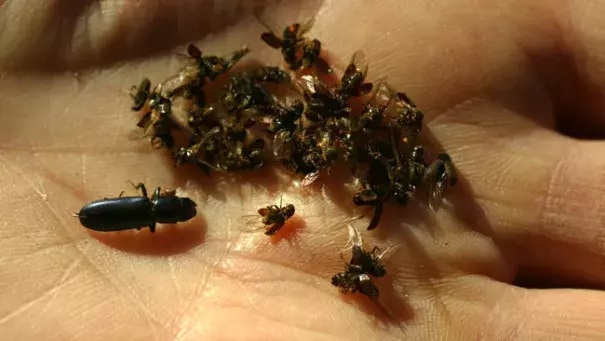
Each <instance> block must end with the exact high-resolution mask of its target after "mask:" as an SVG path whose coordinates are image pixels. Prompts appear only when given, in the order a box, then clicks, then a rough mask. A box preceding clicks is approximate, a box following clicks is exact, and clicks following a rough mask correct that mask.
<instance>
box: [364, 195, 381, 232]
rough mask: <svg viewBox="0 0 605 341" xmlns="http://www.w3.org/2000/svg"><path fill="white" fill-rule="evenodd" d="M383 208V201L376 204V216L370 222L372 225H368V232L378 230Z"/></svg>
mask: <svg viewBox="0 0 605 341" xmlns="http://www.w3.org/2000/svg"><path fill="white" fill-rule="evenodd" d="M383 207H384V204H383V203H382V201H379V202H377V203H376V208H375V209H374V216H373V217H372V220H371V221H370V225H368V228H367V229H368V230H373V229H375V228H376V226H378V222H379V221H380V217H381V216H382V209H383Z"/></svg>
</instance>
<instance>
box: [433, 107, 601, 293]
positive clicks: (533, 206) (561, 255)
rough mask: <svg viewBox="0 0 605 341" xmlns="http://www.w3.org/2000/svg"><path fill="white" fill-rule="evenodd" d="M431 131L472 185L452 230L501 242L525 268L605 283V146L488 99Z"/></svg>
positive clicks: (457, 201) (461, 198)
mask: <svg viewBox="0 0 605 341" xmlns="http://www.w3.org/2000/svg"><path fill="white" fill-rule="evenodd" d="M487 113H489V115H488V114H487ZM429 128H430V131H431V132H432V133H433V134H434V135H435V136H436V137H437V138H438V139H439V140H440V142H442V144H443V148H444V149H445V150H447V151H448V152H450V153H451V154H452V157H453V160H454V162H455V165H456V167H457V168H458V170H459V172H460V174H461V175H462V177H463V178H464V179H466V182H468V185H467V188H464V187H465V185H464V181H463V182H462V183H461V188H460V189H459V191H458V192H456V190H454V193H453V194H452V198H451V199H452V200H451V201H452V205H453V206H454V209H453V210H452V211H450V213H453V215H454V218H453V219H454V221H453V222H452V221H449V222H448V223H449V224H450V225H451V226H459V225H457V224H456V222H458V223H460V222H463V223H465V224H468V226H470V227H471V228H473V229H476V230H478V231H481V232H482V233H484V234H486V235H488V236H492V237H494V238H495V239H496V240H497V241H498V242H500V243H502V245H505V251H506V253H507V254H508V255H509V258H510V259H511V261H512V262H513V263H516V264H519V265H520V266H521V267H530V268H532V269H533V270H538V269H541V270H542V271H545V272H549V273H554V274H559V275H562V276H564V277H568V278H574V279H576V280H577V281H584V282H585V283H589V284H593V285H604V284H605V275H603V274H601V273H600V272H599V271H597V270H598V269H601V268H602V267H603V264H604V263H605V237H604V235H603V229H602V226H603V223H604V219H605V218H604V215H603V214H602V213H601V211H602V208H601V207H602V205H603V199H602V198H603V195H604V194H605V188H604V186H603V185H601V184H602V183H603V180H604V179H603V177H604V174H603V171H602V169H605V158H603V157H599V154H600V153H602V150H603V149H604V148H605V145H603V144H602V143H599V142H585V141H578V140H573V139H569V138H567V137H563V136H561V135H558V134H556V133H554V132H551V131H549V130H547V129H544V128H542V127H541V126H538V125H537V124H535V123H534V122H532V121H529V120H528V119H525V118H524V117H523V116H520V115H517V114H516V113H513V112H510V111H508V110H507V109H505V108H503V107H502V105H500V104H495V103H490V102H488V101H481V100H476V101H469V104H467V105H461V106H459V107H458V108H456V109H454V110H451V111H449V112H447V113H446V114H443V115H442V116H439V117H438V118H437V119H435V120H434V121H433V122H431V124H430V125H429ZM464 191H468V192H472V197H474V199H472V198H471V197H470V195H469V196H465V195H463V194H462V193H461V192H464ZM473 200H476V202H477V204H478V207H477V208H476V209H475V208H473V204H472V201H473ZM443 228H444V229H446V228H449V226H448V227H443ZM452 228H455V227H452ZM462 229H464V228H462Z"/></svg>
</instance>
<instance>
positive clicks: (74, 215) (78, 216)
mask: <svg viewBox="0 0 605 341" xmlns="http://www.w3.org/2000/svg"><path fill="white" fill-rule="evenodd" d="M71 216H72V217H74V218H81V217H80V213H72V214H71Z"/></svg>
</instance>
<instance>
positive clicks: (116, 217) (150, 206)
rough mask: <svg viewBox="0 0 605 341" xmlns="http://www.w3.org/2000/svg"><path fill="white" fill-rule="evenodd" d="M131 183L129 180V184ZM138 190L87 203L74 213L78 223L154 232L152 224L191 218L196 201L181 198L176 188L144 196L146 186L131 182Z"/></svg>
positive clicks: (96, 229) (104, 228)
mask: <svg viewBox="0 0 605 341" xmlns="http://www.w3.org/2000/svg"><path fill="white" fill-rule="evenodd" d="M131 184H132V183H131ZM132 185H133V186H134V187H135V188H136V189H139V190H141V192H142V194H143V195H142V196H137V197H122V195H121V194H120V196H119V197H118V198H112V199H103V200H97V201H93V202H91V203H89V204H86V205H85V206H84V207H82V209H81V210H80V212H78V213H76V214H74V216H76V217H78V218H80V223H81V224H82V225H83V226H84V227H86V228H89V229H91V230H95V231H103V232H108V231H123V230H132V229H137V230H140V229H141V228H143V227H146V226H149V230H150V231H151V232H154V231H155V224H156V223H162V224H175V223H178V222H184V221H187V220H189V219H191V218H193V217H194V216H195V215H196V213H197V211H196V206H197V205H196V204H195V202H194V201H193V200H191V199H189V198H180V197H178V196H176V195H175V191H174V190H172V191H164V192H162V191H161V190H160V187H158V188H156V190H155V191H154V192H153V195H152V196H151V197H148V196H147V189H146V188H145V185H144V184H142V183H139V184H138V185H136V186H135V185H134V184H132Z"/></svg>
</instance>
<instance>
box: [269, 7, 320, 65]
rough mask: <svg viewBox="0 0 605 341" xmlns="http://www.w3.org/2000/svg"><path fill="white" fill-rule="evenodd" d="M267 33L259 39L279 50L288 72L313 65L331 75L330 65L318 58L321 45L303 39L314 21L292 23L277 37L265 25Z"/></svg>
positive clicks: (315, 40) (318, 42)
mask: <svg viewBox="0 0 605 341" xmlns="http://www.w3.org/2000/svg"><path fill="white" fill-rule="evenodd" d="M261 23H262V24H263V26H265V27H266V28H267V32H264V33H263V34H261V39H262V40H263V41H264V42H265V43H266V44H267V45H269V46H271V47H272V48H274V49H280V50H281V53H282V56H283V57H284V62H285V63H286V64H287V65H288V67H289V68H290V70H292V71H297V70H299V69H301V68H309V67H311V66H312V65H315V66H316V67H317V69H319V71H321V72H323V73H331V72H332V68H331V67H330V65H329V64H328V63H327V62H326V61H325V60H324V59H323V58H321V57H320V54H321V43H320V41H319V40H317V39H308V38H305V34H307V32H309V30H310V29H311V27H313V23H314V19H311V20H309V21H307V22H305V23H304V24H300V23H294V24H292V25H290V26H288V27H286V28H285V29H284V31H283V34H282V36H281V38H280V37H278V36H277V35H276V34H275V33H274V32H273V31H272V30H271V29H270V28H269V27H268V25H266V24H265V23H263V22H262V21H261Z"/></svg>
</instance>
